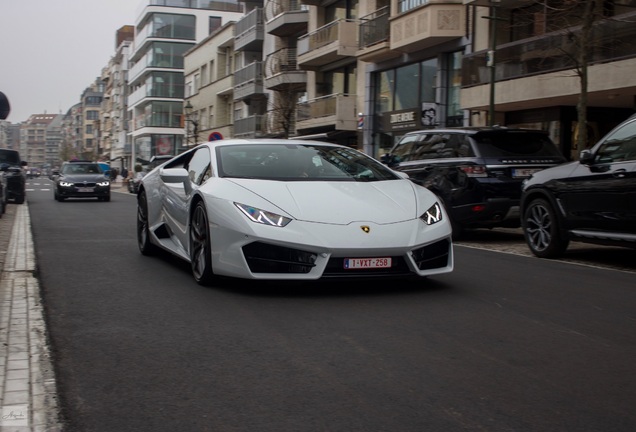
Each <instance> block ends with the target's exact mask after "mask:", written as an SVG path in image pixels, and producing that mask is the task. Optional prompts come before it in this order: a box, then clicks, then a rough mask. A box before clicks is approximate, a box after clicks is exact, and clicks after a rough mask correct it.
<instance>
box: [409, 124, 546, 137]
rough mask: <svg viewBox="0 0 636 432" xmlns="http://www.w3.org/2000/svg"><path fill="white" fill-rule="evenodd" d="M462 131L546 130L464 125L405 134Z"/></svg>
mask: <svg viewBox="0 0 636 432" xmlns="http://www.w3.org/2000/svg"><path fill="white" fill-rule="evenodd" d="M451 132H452V133H464V134H468V135H475V134H478V133H490V132H492V133H503V132H534V133H540V134H547V133H548V132H547V131H545V130H542V129H528V128H509V127H506V126H465V127H461V126H458V127H447V128H434V129H422V130H418V131H410V132H407V133H406V134H405V135H417V134H422V133H451Z"/></svg>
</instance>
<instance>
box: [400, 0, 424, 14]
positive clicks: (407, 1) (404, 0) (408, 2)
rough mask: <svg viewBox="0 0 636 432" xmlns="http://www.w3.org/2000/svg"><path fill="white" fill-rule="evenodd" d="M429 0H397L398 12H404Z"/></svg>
mask: <svg viewBox="0 0 636 432" xmlns="http://www.w3.org/2000/svg"><path fill="white" fill-rule="evenodd" d="M428 3H429V0H398V12H399V13H402V12H406V11H410V10H411V9H415V8H416V7H420V6H423V5H425V4H428Z"/></svg>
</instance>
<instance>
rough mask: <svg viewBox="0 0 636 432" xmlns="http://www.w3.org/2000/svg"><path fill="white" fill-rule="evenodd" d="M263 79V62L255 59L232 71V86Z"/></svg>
mask: <svg viewBox="0 0 636 432" xmlns="http://www.w3.org/2000/svg"><path fill="white" fill-rule="evenodd" d="M258 80H260V81H261V82H262V80H263V62H260V61H256V62H253V63H250V64H249V65H247V66H245V67H244V68H242V69H239V70H237V71H236V72H234V87H240V86H241V85H243V84H246V83H250V82H254V81H258Z"/></svg>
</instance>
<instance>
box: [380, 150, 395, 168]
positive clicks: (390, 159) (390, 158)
mask: <svg viewBox="0 0 636 432" xmlns="http://www.w3.org/2000/svg"><path fill="white" fill-rule="evenodd" d="M380 161H381V162H382V163H383V164H385V165H386V166H388V167H389V168H394V167H396V166H398V165H400V159H399V158H398V157H397V156H395V155H394V154H391V153H385V154H383V155H382V157H381V158H380Z"/></svg>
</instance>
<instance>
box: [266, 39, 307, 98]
mask: <svg viewBox="0 0 636 432" xmlns="http://www.w3.org/2000/svg"><path fill="white" fill-rule="evenodd" d="M265 77H266V78H265V88H267V89H269V90H275V91H290V92H293V91H304V90H305V89H306V87H307V72H306V71H303V70H300V69H298V62H297V55H296V49H295V48H283V49H280V50H278V51H276V52H273V53H272V54H270V55H268V56H267V58H266V59H265Z"/></svg>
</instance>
